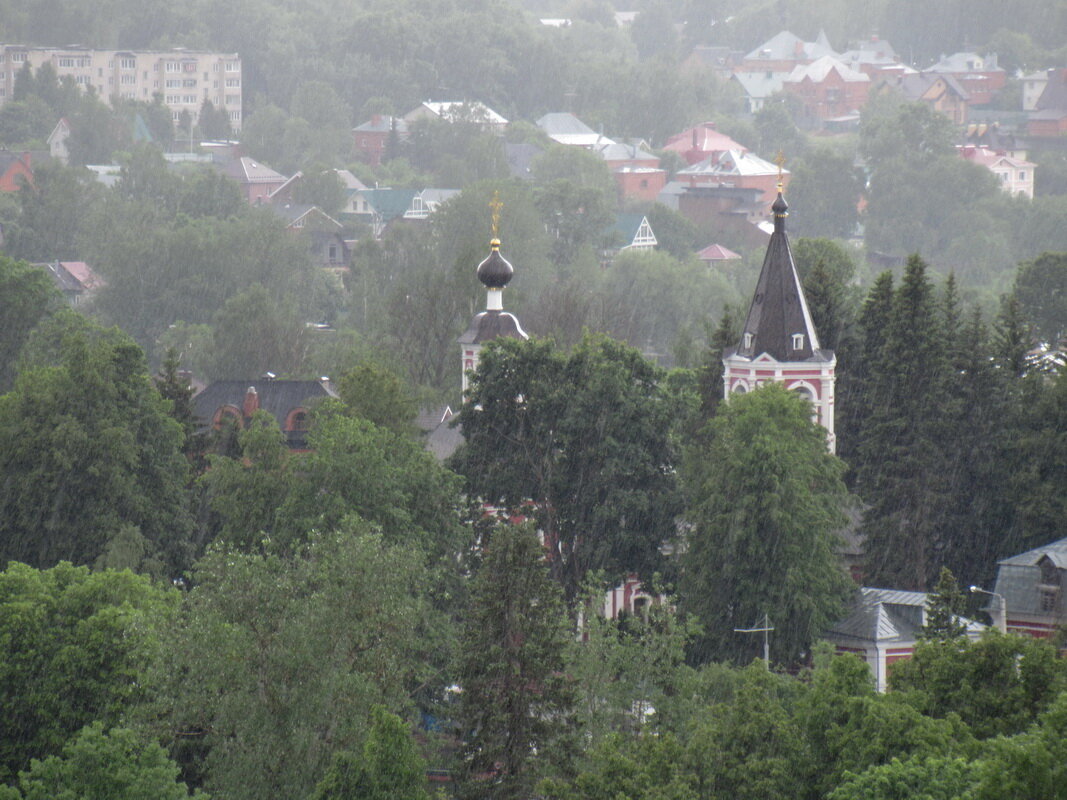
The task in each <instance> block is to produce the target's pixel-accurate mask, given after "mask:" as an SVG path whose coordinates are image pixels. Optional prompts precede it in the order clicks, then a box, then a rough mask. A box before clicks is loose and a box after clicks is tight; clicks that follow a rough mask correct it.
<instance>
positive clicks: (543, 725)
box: [458, 525, 575, 800]
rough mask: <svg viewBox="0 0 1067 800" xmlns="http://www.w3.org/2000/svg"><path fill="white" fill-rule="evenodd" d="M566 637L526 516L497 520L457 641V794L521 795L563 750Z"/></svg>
mask: <svg viewBox="0 0 1067 800" xmlns="http://www.w3.org/2000/svg"><path fill="white" fill-rule="evenodd" d="M570 637H571V631H570V626H569V623H568V617H567V612H566V609H565V606H564V603H563V594H562V591H561V590H560V588H559V586H558V585H557V584H556V583H555V582H554V581H553V580H552V578H551V577H550V576H549V574H548V566H547V564H546V561H545V549H544V547H543V546H542V545H541V542H540V541H539V539H538V537H537V533H536V532H535V531H534V529H533V527H532V526H530V525H519V526H512V525H503V526H501V527H499V528H497V529H496V530H495V531H494V532H493V533H492V535H491V538H490V540H489V542H488V545H487V548H486V552H485V559H484V561H483V563H482V566H481V569H480V570H479V572H478V574H477V575H476V576H475V577H474V579H473V580H472V581H471V606H470V612H469V615H468V618H467V620H466V624H465V626H464V630H463V635H462V640H461V642H460V653H461V655H460V660H459V665H458V666H459V683H460V686H462V688H463V692H462V694H461V695H460V698H461V703H460V710H459V719H460V722H461V725H462V730H463V731H465V732H466V733H467V737H468V738H467V741H466V742H465V744H464V747H463V751H462V754H461V764H460V773H461V782H460V783H461V796H462V797H464V798H471V799H475V798H486V799H488V798H492V800H520V798H522V799H524V798H527V797H530V796H531V791H532V789H533V786H534V784H535V782H536V780H537V778H538V776H539V775H540V774H541V773H542V772H543V771H544V768H545V765H546V762H547V761H548V760H549V759H550V758H553V757H558V758H563V757H565V756H566V754H567V753H568V752H569V750H570V748H569V747H567V746H566V745H565V744H564V743H563V742H562V741H561V740H562V739H563V738H564V736H565V735H566V733H567V732H568V730H569V729H570V727H571V725H570V720H571V716H572V709H573V706H574V698H575V692H574V687H573V686H572V684H571V682H570V681H569V680H568V679H567V678H566V677H565V676H564V675H563V667H564V661H563V654H564V649H565V647H566V645H567V643H568V641H569V639H570Z"/></svg>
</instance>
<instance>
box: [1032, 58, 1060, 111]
mask: <svg viewBox="0 0 1067 800" xmlns="http://www.w3.org/2000/svg"><path fill="white" fill-rule="evenodd" d="M1034 110H1035V111H1039V112H1040V111H1064V110H1067V69H1052V70H1049V72H1048V81H1047V82H1046V83H1045V89H1044V91H1042V92H1041V96H1040V97H1039V98H1037V103H1036V104H1035V105H1034ZM1032 118H1033V117H1031V119H1032Z"/></svg>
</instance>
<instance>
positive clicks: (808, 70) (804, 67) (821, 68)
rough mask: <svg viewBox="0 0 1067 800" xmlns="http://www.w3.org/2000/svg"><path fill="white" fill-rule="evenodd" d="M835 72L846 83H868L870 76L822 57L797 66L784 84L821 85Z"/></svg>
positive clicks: (830, 57)
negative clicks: (805, 83)
mask: <svg viewBox="0 0 1067 800" xmlns="http://www.w3.org/2000/svg"><path fill="white" fill-rule="evenodd" d="M832 72H836V73H837V74H838V75H839V76H840V77H841V80H843V81H845V82H846V83H869V82H870V80H871V79H870V76H868V75H867V74H865V73H863V72H859V71H858V70H854V69H852V67H850V66H848V65H847V64H845V63H843V62H842V61H840V60H838V59H837V58H835V57H834V56H822V57H821V58H817V59H816V60H815V61H813V62H811V63H810V64H797V65H796V66H795V67H793V71H792V72H790V73H789V75H787V76H786V78H785V83H800V82H801V81H803V80H805V79H807V80H810V81H813V82H814V83H822V82H823V81H825V80H826V79H827V78H828V77H829V76H830V73H832Z"/></svg>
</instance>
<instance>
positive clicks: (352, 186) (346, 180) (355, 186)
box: [334, 169, 367, 192]
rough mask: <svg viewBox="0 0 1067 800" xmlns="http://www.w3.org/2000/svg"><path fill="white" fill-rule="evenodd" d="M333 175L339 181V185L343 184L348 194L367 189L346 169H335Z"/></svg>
mask: <svg viewBox="0 0 1067 800" xmlns="http://www.w3.org/2000/svg"><path fill="white" fill-rule="evenodd" d="M334 173H335V174H336V175H337V177H338V178H339V179H340V181H341V183H342V184H344V187H345V189H346V190H347V191H349V192H359V191H362V190H363V189H366V188H367V187H366V185H365V184H364V183H363V181H361V180H360V179H359V178H357V177H356V176H355V175H353V174H352V173H351V172H349V171H348V170H347V169H335V170H334Z"/></svg>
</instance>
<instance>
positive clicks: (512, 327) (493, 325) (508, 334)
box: [459, 311, 530, 344]
mask: <svg viewBox="0 0 1067 800" xmlns="http://www.w3.org/2000/svg"><path fill="white" fill-rule="evenodd" d="M501 337H503V338H508V339H529V338H530V337H529V336H527V334H526V331H524V330H523V329H522V325H520V324H519V320H518V318H517V317H516V316H515V315H514V314H511V313H508V312H507V311H482V312H480V313H478V314H475V315H474V319H472V320H471V324H470V327H469V328H467V330H466V332H465V333H464V334H463V335H462V336H460V337H459V343H460V344H485V343H486V342H490V341H492V340H493V339H500V338H501Z"/></svg>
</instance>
